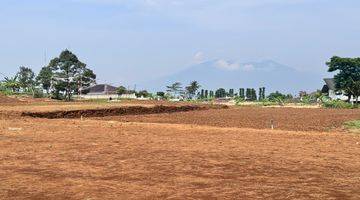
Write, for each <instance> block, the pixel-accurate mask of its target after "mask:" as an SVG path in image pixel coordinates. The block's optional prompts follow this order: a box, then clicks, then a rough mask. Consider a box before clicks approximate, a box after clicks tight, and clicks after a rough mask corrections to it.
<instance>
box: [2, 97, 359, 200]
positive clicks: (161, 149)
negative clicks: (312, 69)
mask: <svg viewBox="0 0 360 200" xmlns="http://www.w3.org/2000/svg"><path fill="white" fill-rule="evenodd" d="M54 104H56V103H54ZM124 104H126V106H129V104H132V103H131V102H126V103H124ZM145 104H147V105H148V106H152V104H151V103H149V102H147V103H145ZM67 105H68V106H69V107H71V106H75V107H76V109H78V108H79V107H84V108H86V109H88V108H95V107H96V108H97V109H98V108H101V107H102V108H104V109H108V108H109V107H115V106H121V105H122V104H121V103H119V104H111V105H110V104H104V105H99V104H92V103H91V104H84V103H76V104H67ZM134 105H138V102H136V103H134ZM172 105H173V104H172ZM42 106H46V109H43V108H41V107H42ZM52 106H53V107H56V106H57V105H51V104H50V105H24V106H17V107H12V108H10V107H11V106H10V107H9V106H6V105H4V106H0V108H3V107H6V109H7V110H6V113H7V114H3V115H2V120H0V199H359V198H360V170H359V169H360V135H358V134H349V133H345V132H340V131H342V130H341V128H340V127H341V125H340V124H342V122H341V121H347V120H353V119H358V118H359V114H360V112H359V111H358V110H323V109H289V108H230V109H226V110H221V109H211V110H199V111H189V112H179V113H171V114H151V115H136V116H132V115H128V116H118V117H105V119H104V118H86V119H85V120H80V119H38V118H30V117H20V115H19V113H21V111H22V110H24V111H29V110H31V111H34V110H37V108H39V110H41V111H51V110H52V111H53V110H58V108H57V109H55V108H53V107H52ZM63 106H64V107H66V105H63ZM177 106H178V105H177ZM70 110H73V109H70ZM12 112H13V113H16V114H14V115H9V113H12ZM249 113H252V114H249ZM304 115H305V116H304ZM317 118H319V119H318V120H317ZM270 119H273V120H274V122H275V128H276V129H277V130H269V129H266V128H268V127H269V120H270ZM328 125H329V126H328ZM303 126H306V127H310V128H302V127H303ZM249 127H251V128H249ZM315 127H321V128H315ZM329 127H330V128H329ZM254 128H257V129H254ZM279 129H281V130H279ZM287 130H297V131H287ZM305 130H307V131H305ZM308 130H313V131H308ZM314 130H317V131H314ZM324 131H325V132H324Z"/></svg>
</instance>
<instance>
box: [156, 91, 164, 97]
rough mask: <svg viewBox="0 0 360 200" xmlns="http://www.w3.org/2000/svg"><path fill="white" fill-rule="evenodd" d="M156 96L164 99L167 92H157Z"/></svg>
mask: <svg viewBox="0 0 360 200" xmlns="http://www.w3.org/2000/svg"><path fill="white" fill-rule="evenodd" d="M156 96H158V97H161V98H164V97H165V92H157V93H156Z"/></svg>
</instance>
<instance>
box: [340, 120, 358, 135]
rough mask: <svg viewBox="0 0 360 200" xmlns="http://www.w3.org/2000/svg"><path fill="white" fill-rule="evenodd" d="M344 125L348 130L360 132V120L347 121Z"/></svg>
mask: <svg viewBox="0 0 360 200" xmlns="http://www.w3.org/2000/svg"><path fill="white" fill-rule="evenodd" d="M344 127H345V128H346V129H348V130H351V131H354V132H357V133H360V120H354V121H348V122H345V123H344Z"/></svg>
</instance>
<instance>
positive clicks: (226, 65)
mask: <svg viewBox="0 0 360 200" xmlns="http://www.w3.org/2000/svg"><path fill="white" fill-rule="evenodd" d="M215 65H216V67H218V68H220V69H224V70H229V71H232V70H238V69H240V64H239V63H230V62H228V61H226V60H222V59H221V60H218V61H217V62H216V64H215Z"/></svg>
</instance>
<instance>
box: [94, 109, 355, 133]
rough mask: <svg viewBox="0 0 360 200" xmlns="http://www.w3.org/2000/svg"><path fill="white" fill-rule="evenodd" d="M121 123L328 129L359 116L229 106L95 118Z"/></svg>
mask: <svg viewBox="0 0 360 200" xmlns="http://www.w3.org/2000/svg"><path fill="white" fill-rule="evenodd" d="M98 119H106V120H116V121H123V122H147V123H171V124H174V123H175V124H194V125H207V126H215V127H237V128H255V129H270V127H271V121H272V122H273V124H274V128H275V129H280V130H292V131H331V130H337V129H341V128H342V126H343V123H344V122H346V121H351V120H355V119H360V110H359V109H354V110H349V109H308V108H264V107H231V108H230V109H216V110H202V111H198V112H183V113H173V114H153V115H134V116H118V117H106V118H98Z"/></svg>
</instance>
